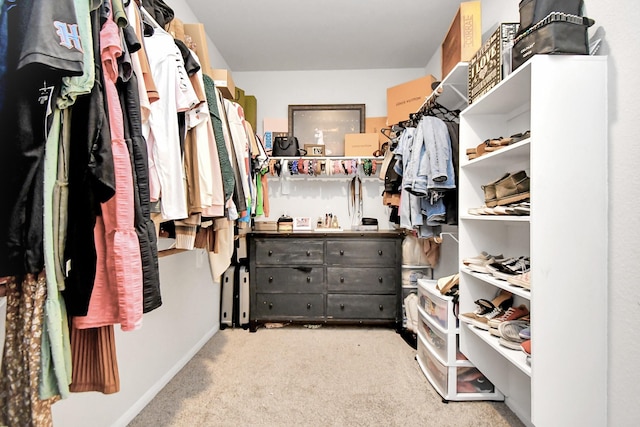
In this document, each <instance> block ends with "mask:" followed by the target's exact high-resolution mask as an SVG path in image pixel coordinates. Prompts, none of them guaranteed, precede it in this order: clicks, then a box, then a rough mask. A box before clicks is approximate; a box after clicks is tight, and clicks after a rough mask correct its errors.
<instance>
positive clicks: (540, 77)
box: [459, 55, 607, 426]
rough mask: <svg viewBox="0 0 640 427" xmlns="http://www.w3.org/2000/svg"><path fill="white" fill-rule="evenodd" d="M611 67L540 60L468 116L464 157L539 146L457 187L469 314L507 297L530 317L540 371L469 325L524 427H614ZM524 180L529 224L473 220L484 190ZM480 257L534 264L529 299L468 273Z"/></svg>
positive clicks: (495, 160) (481, 161) (467, 168)
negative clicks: (495, 142)
mask: <svg viewBox="0 0 640 427" xmlns="http://www.w3.org/2000/svg"><path fill="white" fill-rule="evenodd" d="M606 108H607V58H606V57H594V56H561V55H558V56H551V55H537V56H535V57H533V58H532V59H531V60H530V61H528V62H527V63H526V64H524V65H522V66H521V67H520V68H519V69H518V70H516V71H515V72H514V73H513V74H511V75H510V76H508V77H507V78H506V79H505V80H503V81H502V82H501V83H500V84H498V85H497V86H496V87H494V88H493V89H492V90H491V91H490V92H489V93H487V94H486V95H484V96H483V97H482V98H481V99H479V100H477V101H475V102H474V103H473V104H472V105H471V106H469V107H468V108H466V109H465V110H464V111H463V112H462V113H461V114H460V152H461V153H464V152H465V149H467V148H471V147H475V146H477V145H478V144H479V143H480V142H482V141H484V140H486V139H489V138H497V137H499V136H505V137H506V136H509V135H512V134H515V133H519V132H524V131H525V130H530V131H531V138H529V139H527V140H524V141H521V142H519V143H517V144H514V145H512V146H509V147H507V148H504V149H502V150H499V151H496V152H493V153H490V154H486V155H483V156H481V157H479V158H477V159H474V160H471V161H469V160H467V159H466V157H464V156H461V161H460V162H461V167H460V176H459V182H460V185H459V195H460V196H459V197H460V199H459V200H460V206H459V209H460V221H459V239H460V246H459V257H460V265H461V267H460V270H461V273H460V313H465V312H469V311H473V310H474V309H475V304H474V301H475V300H477V299H478V298H487V299H492V298H493V296H494V295H496V294H497V292H498V291H499V290H500V289H507V290H509V291H511V292H512V293H513V294H514V304H519V303H525V304H526V305H528V306H529V307H530V312H531V337H532V341H531V342H532V360H531V366H529V365H528V364H527V363H526V360H525V358H526V356H525V355H524V353H523V352H521V351H519V350H510V349H508V348H506V347H503V346H501V345H499V344H498V339H497V338H496V337H494V336H491V335H490V334H489V333H487V332H486V331H482V330H479V329H477V328H475V327H473V326H470V325H467V324H464V323H462V324H461V327H460V349H461V350H462V352H463V353H464V354H465V355H466V356H467V357H468V358H469V360H470V361H471V362H473V364H474V365H475V366H477V367H478V368H479V369H480V371H481V372H482V373H483V374H485V375H486V376H487V378H488V379H489V380H490V381H491V382H492V383H493V384H494V385H495V386H496V387H497V388H498V389H499V390H500V391H501V392H502V393H503V394H504V396H505V402H506V403H507V405H508V406H509V407H510V408H511V409H512V410H513V411H514V412H515V413H516V414H517V415H518V416H519V418H520V419H521V420H522V421H523V422H524V423H525V424H527V425H536V426H567V425H580V426H602V425H606V424H607V417H606V407H607V387H606V384H607V377H606V372H607V369H606V366H607V335H606V334H607V243H606V242H607V111H606ZM519 170H525V171H526V172H527V174H528V175H529V176H530V178H531V215H530V216H529V217H510V216H473V215H468V214H466V212H467V211H468V209H469V208H473V207H479V206H481V205H483V204H484V193H483V190H482V188H481V186H482V185H483V184H487V183H489V182H492V181H494V180H495V179H497V178H499V177H500V176H502V175H503V174H504V173H507V172H509V173H512V172H517V171H519ZM481 251H487V252H489V253H503V254H504V255H505V256H520V255H529V256H530V257H531V278H532V282H531V290H526V289H524V288H519V287H514V286H511V285H510V284H509V283H507V282H506V281H502V280H498V279H495V278H493V277H491V276H488V275H486V274H481V273H474V272H471V271H470V270H468V269H466V268H465V267H464V266H463V265H462V262H461V260H462V259H463V258H465V257H469V256H474V255H476V254H479V253H480V252H481Z"/></svg>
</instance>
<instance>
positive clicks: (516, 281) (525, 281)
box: [507, 271, 531, 289]
mask: <svg viewBox="0 0 640 427" xmlns="http://www.w3.org/2000/svg"><path fill="white" fill-rule="evenodd" d="M507 282H509V283H511V284H512V285H514V286H519V287H521V288H525V289H531V271H527V272H526V273H521V274H516V275H515V276H511V277H508V278H507Z"/></svg>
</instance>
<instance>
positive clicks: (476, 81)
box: [468, 23, 518, 104]
mask: <svg viewBox="0 0 640 427" xmlns="http://www.w3.org/2000/svg"><path fill="white" fill-rule="evenodd" d="M517 31H518V24H516V23H506V24H504V23H503V24H500V25H499V26H498V28H497V29H496V30H495V31H494V32H493V34H491V37H489V39H488V40H487V41H486V42H485V43H484V45H483V46H482V47H481V48H480V49H479V50H478V51H477V52H476V53H475V55H473V57H472V58H471V59H470V60H469V85H468V88H469V89H468V91H469V93H468V95H469V104H471V103H473V101H475V100H477V99H478V98H479V97H481V96H482V95H484V94H485V93H487V92H489V90H490V89H491V88H492V87H494V86H495V85H497V84H498V83H500V82H501V81H502V79H503V78H505V77H506V76H507V75H508V74H509V72H510V71H511V58H510V57H508V58H505V56H506V55H505V53H507V52H510V51H511V45H512V43H513V39H514V37H515V34H516V32H517Z"/></svg>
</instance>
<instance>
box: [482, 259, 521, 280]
mask: <svg viewBox="0 0 640 427" xmlns="http://www.w3.org/2000/svg"><path fill="white" fill-rule="evenodd" d="M486 269H487V270H489V273H491V275H492V276H493V277H495V278H496V279H502V280H508V279H509V278H510V277H514V276H516V275H518V274H522V273H526V272H528V271H529V270H530V269H531V262H530V261H529V257H525V256H522V257H520V258H508V259H507V260H505V261H502V262H494V263H491V264H487V265H486Z"/></svg>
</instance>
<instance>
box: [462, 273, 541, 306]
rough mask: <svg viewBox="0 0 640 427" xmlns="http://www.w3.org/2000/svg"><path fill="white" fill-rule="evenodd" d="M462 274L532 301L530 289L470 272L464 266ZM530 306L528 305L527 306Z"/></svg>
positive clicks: (486, 274)
mask: <svg viewBox="0 0 640 427" xmlns="http://www.w3.org/2000/svg"><path fill="white" fill-rule="evenodd" d="M460 272H461V273H464V274H467V275H469V276H471V277H475V278H476V279H478V280H481V281H482V282H484V283H488V284H489V285H491V286H493V287H496V288H499V289H504V290H506V291H509V292H511V293H512V294H514V295H517V296H519V297H522V298H524V299H526V300H530V299H531V290H530V289H526V288H523V287H520V286H515V285H512V284H511V283H509V282H507V281H506V280H501V279H498V278H496V277H494V276H492V275H491V274H489V273H478V272H475V271H472V270H470V269H469V268H467V267H466V266H465V265H464V264H463V265H461V266H460ZM527 305H528V304H527Z"/></svg>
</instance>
